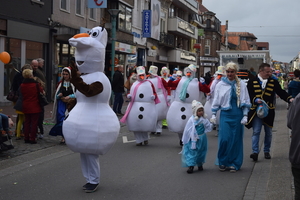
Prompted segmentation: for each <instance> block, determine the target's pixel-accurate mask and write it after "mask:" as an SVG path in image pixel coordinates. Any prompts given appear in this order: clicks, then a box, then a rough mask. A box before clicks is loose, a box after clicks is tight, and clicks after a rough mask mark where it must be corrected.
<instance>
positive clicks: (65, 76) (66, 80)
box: [49, 67, 75, 144]
mask: <svg viewBox="0 0 300 200" xmlns="http://www.w3.org/2000/svg"><path fill="white" fill-rule="evenodd" d="M61 75H62V80H61V81H60V83H59V85H58V87H57V89H56V92H55V100H54V104H53V110H52V121H54V122H56V124H55V125H54V126H53V127H52V129H51V130H50V132H49V135H52V136H58V135H60V136H62V139H61V142H60V144H65V138H64V136H63V133H62V123H63V120H64V118H65V116H66V114H67V112H68V109H67V105H68V102H69V101H70V99H74V98H75V87H74V86H73V84H72V83H71V82H70V78H71V69H70V68H69V67H64V68H63V70H62V73H61Z"/></svg>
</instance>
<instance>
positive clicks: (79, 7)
mask: <svg viewBox="0 0 300 200" xmlns="http://www.w3.org/2000/svg"><path fill="white" fill-rule="evenodd" d="M76 15H80V16H84V2H83V0H76Z"/></svg>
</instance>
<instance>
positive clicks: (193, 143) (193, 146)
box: [191, 141, 196, 149]
mask: <svg viewBox="0 0 300 200" xmlns="http://www.w3.org/2000/svg"><path fill="white" fill-rule="evenodd" d="M191 149H196V142H195V141H192V146H191Z"/></svg>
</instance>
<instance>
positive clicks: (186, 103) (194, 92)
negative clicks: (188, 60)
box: [167, 64, 210, 146]
mask: <svg viewBox="0 0 300 200" xmlns="http://www.w3.org/2000/svg"><path fill="white" fill-rule="evenodd" d="M196 71H197V66H195V65H193V64H190V65H189V66H187V67H186V68H185V69H184V74H185V76H183V77H182V78H181V79H177V80H175V81H172V80H169V82H168V86H169V87H171V89H175V92H176V94H175V99H174V101H173V102H172V104H171V106H170V108H169V110H168V113H167V123H168V129H169V130H170V131H172V132H174V133H177V135H178V138H179V145H180V146H182V141H181V139H182V134H183V131H184V128H185V125H186V123H187V121H188V119H189V117H190V116H191V115H192V108H191V103H192V101H193V100H198V101H199V100H200V91H201V92H204V93H208V92H210V89H209V87H208V86H207V85H206V84H205V82H202V83H201V82H199V80H198V79H197V78H195V75H196Z"/></svg>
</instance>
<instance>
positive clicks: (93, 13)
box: [89, 8, 97, 20]
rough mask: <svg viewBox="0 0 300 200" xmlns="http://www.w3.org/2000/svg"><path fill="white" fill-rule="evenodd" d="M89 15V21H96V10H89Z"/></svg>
mask: <svg viewBox="0 0 300 200" xmlns="http://www.w3.org/2000/svg"><path fill="white" fill-rule="evenodd" d="M89 13H90V15H89V17H90V19H93V20H96V19H97V10H96V8H90V9H89Z"/></svg>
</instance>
